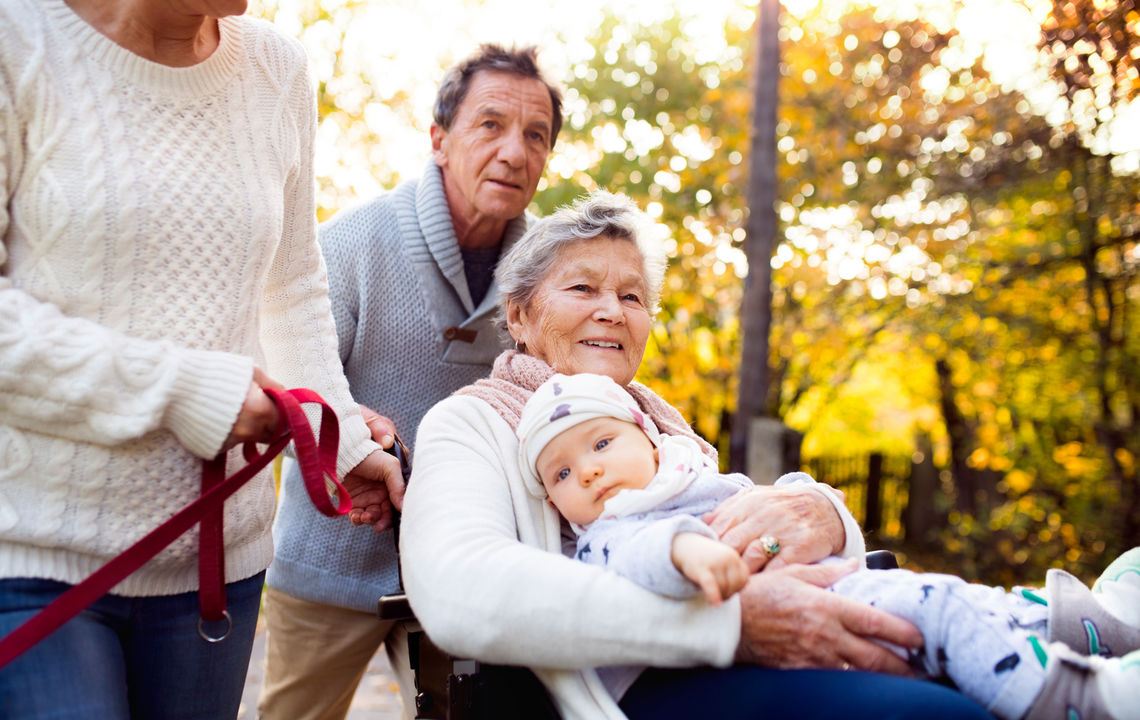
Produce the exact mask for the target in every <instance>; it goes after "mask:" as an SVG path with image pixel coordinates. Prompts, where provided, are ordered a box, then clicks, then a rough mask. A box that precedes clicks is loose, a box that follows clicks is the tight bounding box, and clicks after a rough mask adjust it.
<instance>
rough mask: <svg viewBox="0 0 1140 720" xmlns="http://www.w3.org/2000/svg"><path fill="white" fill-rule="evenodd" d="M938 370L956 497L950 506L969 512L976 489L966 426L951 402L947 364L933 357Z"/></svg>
mask: <svg viewBox="0 0 1140 720" xmlns="http://www.w3.org/2000/svg"><path fill="white" fill-rule="evenodd" d="M934 369H935V371H936V372H937V373H938V389H939V398H940V401H941V405H942V420H943V422H945V423H946V435H947V436H948V437H949V439H950V472H951V473H953V475H954V487H955V488H957V490H958V497H957V499H956V500H955V502H954V506H955V507H956V508H957V509H958V510H959V511H960V512H964V513H968V514H970V515H973V514H974V512H975V511H976V509H977V491H978V488H977V487H976V485H975V483H974V474H973V473H972V472H971V471H970V466H969V464H968V463H967V462H966V460H967V458H969V457H970V452H971V451H972V450H971V445H972V443H971V442H970V426H969V424H968V423H967V422H966V418H964V417H962V413H961V412H960V411H959V410H958V406H957V405H956V404H955V403H954V384H953V382H952V381H951V378H950V365H949V363H947V362H946V360H945V358H938V359H937V360H935V361H934Z"/></svg>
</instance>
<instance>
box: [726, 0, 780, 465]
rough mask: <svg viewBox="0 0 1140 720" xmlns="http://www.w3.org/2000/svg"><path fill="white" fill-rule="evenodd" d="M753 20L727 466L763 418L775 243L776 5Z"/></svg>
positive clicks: (764, 6)
mask: <svg viewBox="0 0 1140 720" xmlns="http://www.w3.org/2000/svg"><path fill="white" fill-rule="evenodd" d="M756 12H757V16H756V64H755V66H754V71H753V99H752V140H751V149H750V155H749V177H750V181H749V187H748V208H749V211H748V223H747V226H746V228H745V230H746V233H747V236H746V239H745V254H746V256H747V258H748V277H747V278H746V279H745V281H744V297H743V300H742V303H741V308H740V326H741V339H740V343H741V354H740V355H741V357H740V388H739V391H738V394H737V401H736V420H735V422H733V423H732V435H731V437H730V440H729V465H730V467H731V468H732V469H733V470H736V471H740V470H742V469H743V468H744V466H745V464H746V463H747V458H748V435H749V427H750V425H751V419H752V418H753V417H757V416H765V415H767V414H768V408H767V400H768V333H769V329H770V328H771V325H772V251H773V249H774V248H775V244H776V107H777V101H778V98H779V79H780V38H779V30H780V2H779V0H760V3H759V7H758V8H757V11H756Z"/></svg>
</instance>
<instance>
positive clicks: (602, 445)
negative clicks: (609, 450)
mask: <svg viewBox="0 0 1140 720" xmlns="http://www.w3.org/2000/svg"><path fill="white" fill-rule="evenodd" d="M609 444H610V441H609V438H606V439H603V440H599V441H598V442H597V443H596V444H595V445H594V449H595V450H604V449H605V447H606V445H609Z"/></svg>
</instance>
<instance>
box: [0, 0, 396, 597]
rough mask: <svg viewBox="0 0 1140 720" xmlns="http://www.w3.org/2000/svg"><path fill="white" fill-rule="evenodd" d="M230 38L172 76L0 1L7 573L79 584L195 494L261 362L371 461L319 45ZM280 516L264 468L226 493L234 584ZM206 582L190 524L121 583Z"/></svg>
mask: <svg viewBox="0 0 1140 720" xmlns="http://www.w3.org/2000/svg"><path fill="white" fill-rule="evenodd" d="M219 30H220V35H221V41H220V45H219V47H218V48H217V49H216V50H215V52H214V53H213V54H212V55H211V56H210V57H209V58H208V59H207V60H205V61H203V62H201V63H199V64H197V65H194V66H192V67H185V68H171V67H166V66H163V65H159V64H156V63H152V62H149V61H147V60H145V59H143V58H141V57H139V56H137V55H134V54H133V53H131V52H129V51H127V50H125V49H124V48H122V47H120V46H119V45H116V44H115V43H114V42H112V41H111V40H110V39H108V38H107V37H105V36H104V35H102V34H100V33H99V32H97V31H96V30H95V29H94V28H92V27H91V26H90V25H88V24H87V23H86V22H84V21H83V20H82V19H81V18H79V17H78V16H77V15H76V14H75V13H73V12H72V11H71V9H70V8H68V6H67V5H66V4H65V3H64V2H63V1H62V0H5V2H4V3H3V4H2V5H0V242H2V244H0V577H38V578H49V579H55V580H60V581H64V582H69V583H75V582H78V581H80V580H82V579H83V578H85V577H86V576H87V575H89V574H91V573H92V572H93V571H94V570H95V569H97V568H98V567H99V566H100V565H102V564H103V563H105V562H106V561H107V560H108V559H110V558H111V557H113V556H114V555H115V554H117V553H119V552H121V551H122V550H123V549H125V548H126V547H127V546H129V545H130V544H131V543H133V542H134V541H136V540H137V539H139V538H140V537H141V536H142V535H144V534H145V533H146V532H148V531H149V530H151V529H153V528H154V527H156V526H157V525H159V524H160V523H161V522H162V521H164V520H165V519H167V518H168V517H169V516H170V515H172V514H173V513H174V512H176V511H177V510H178V509H180V508H181V507H183V506H185V505H187V504H188V503H189V502H191V501H192V500H194V499H195V498H196V497H197V496H198V495H199V493H200V482H201V480H200V478H201V461H202V459H204V458H211V457H213V456H214V455H216V454H217V453H218V451H219V450H220V449H221V446H222V444H223V442H224V441H225V439H226V437H227V435H228V434H229V431H230V429H231V427H232V426H233V423H234V420H235V419H236V418H237V415H238V413H239V411H240V409H241V406H242V403H243V402H244V399H245V396H246V391H247V388H248V386H249V382H250V379H251V377H252V368H253V365H254V364H255V363H256V364H257V365H258V366H260V367H263V368H264V369H265V370H266V371H267V372H268V373H269V375H270V376H271V377H273V378H274V379H276V380H278V381H280V382H282V383H284V384H285V385H286V386H287V387H309V388H312V389H314V390H316V391H317V392H319V393H320V394H321V395H323V396H324V397H325V399H326V400H328V401H329V402H330V403H331V404H332V405H333V407H334V408H335V409H336V410H337V411H338V414H339V415H341V419H342V434H341V438H342V441H341V453H340V457H339V458H338V470H339V471H340V472H341V473H343V472H345V471H346V470H348V469H350V468H352V467H353V466H355V465H356V464H357V463H358V462H359V461H360V460H361V459H363V457H364V456H365V455H366V454H368V453H369V452H371V451H373V450H374V449H376V445H375V444H374V443H372V442H371V440H370V439H369V438H368V430H367V428H366V427H365V426H364V423H363V421H362V420H361V419H360V416H359V412H358V411H356V408H355V405H354V404H353V403H352V401H351V397H350V395H349V394H348V391H347V386H346V384H345V382H344V377H343V374H342V373H341V370H340V363H339V361H338V358H337V356H336V339H335V327H334V325H333V320H332V316H331V313H330V310H329V305H328V299H327V285H326V281H325V274H324V267H323V263H322V260H321V257H320V253H319V251H318V248H317V244H316V227H315V225H316V222H315V202H314V200H315V193H314V183H313V165H312V160H313V157H312V155H313V135H314V132H315V123H316V117H315V107H316V105H315V95H314V84H313V82H312V78H311V77H310V76H309V74H308V71H307V61H306V57H305V54H304V51H303V49H302V48H301V47H300V45H299V43H297V42H296V41H293V40H288V39H286V38H284V37H282V36H281V35H280V34H279V33H277V32H276V31H275V30H274V29H273V28H272V26H271V25H269V24H268V23H266V22H263V21H258V20H254V19H251V18H245V17H238V18H226V19H223V20H221V21H220V22H219ZM241 464H242V461H241V458H240V451H238V450H236V449H235V450H234V451H232V452H231V453H230V456H229V471H230V472H232V471H234V470H235V469H237V468H238V467H240V466H241ZM274 504H275V499H274V487H273V480H272V476H271V474H270V473H269V472H264V473H262V474H261V475H259V476H258V477H257V478H255V479H254V480H252V481H251V482H250V483H249V484H247V485H246V486H245V487H244V488H243V489H242V490H240V491H239V492H238V493H237V494H236V495H235V496H233V497H232V498H231V499H230V500H229V501H228V502H227V503H226V508H225V518H224V524H225V538H226V580H227V581H229V582H232V581H235V580H238V579H242V578H245V577H249V576H251V575H254V574H256V573H257V572H260V571H261V570H263V569H264V568H265V567H266V566H267V565H268V564H269V561H270V559H271V557H272V540H271V535H270V524H271V520H272V517H273V511H274ZM326 522H328V523H330V524H333V523H337V522H341V523H343V524H346V525H347V524H348V523H347V522H344V521H335V520H326ZM197 584H198V582H197V532H196V530H195V531H191V532H189V533H186V534H185V535H183V536H182V537H181V538H179V539H178V540H176V541H175V542H174V543H173V544H172V545H171V546H170V547H169V548H167V549H166V550H164V551H163V552H162V553H160V554H159V555H158V556H157V557H156V558H155V559H154V560H152V561H151V562H149V563H148V564H147V565H146V566H144V567H143V568H142V569H141V570H139V571H138V572H136V573H135V574H133V575H132V576H131V577H130V578H128V579H127V580H124V581H123V582H122V583H120V584H119V585H118V586H117V587H116V588H115V590H114V592H116V593H118V594H123V595H160V594H171V593H179V592H186V591H190V590H193V589H194V588H196V587H197Z"/></svg>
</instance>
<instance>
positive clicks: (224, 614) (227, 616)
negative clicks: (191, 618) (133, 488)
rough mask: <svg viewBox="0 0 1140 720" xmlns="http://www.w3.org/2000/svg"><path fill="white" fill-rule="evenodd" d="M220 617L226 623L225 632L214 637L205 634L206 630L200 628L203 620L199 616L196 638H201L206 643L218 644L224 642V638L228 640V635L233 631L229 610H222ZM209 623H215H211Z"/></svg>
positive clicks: (232, 621) (232, 620)
mask: <svg viewBox="0 0 1140 720" xmlns="http://www.w3.org/2000/svg"><path fill="white" fill-rule="evenodd" d="M222 617H223V618H225V621H226V623H227V625H226V631H225V632H224V633H222V634H221V635H216V636H215V635H209V634H207V633H206V630H205V629H204V628H203V627H202V622H203V620H202V618H201V616H199V617H198V637H200V638H202V639H203V640H205V641H206V642H208V643H219V642H221V641H223V640H225V639H226V638H228V637H229V636H230V633H231V632H233V629H234V619H233V618H232V617H230V611H229V610H223V611H222ZM211 622H217V621H211Z"/></svg>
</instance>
